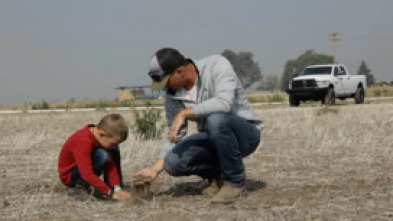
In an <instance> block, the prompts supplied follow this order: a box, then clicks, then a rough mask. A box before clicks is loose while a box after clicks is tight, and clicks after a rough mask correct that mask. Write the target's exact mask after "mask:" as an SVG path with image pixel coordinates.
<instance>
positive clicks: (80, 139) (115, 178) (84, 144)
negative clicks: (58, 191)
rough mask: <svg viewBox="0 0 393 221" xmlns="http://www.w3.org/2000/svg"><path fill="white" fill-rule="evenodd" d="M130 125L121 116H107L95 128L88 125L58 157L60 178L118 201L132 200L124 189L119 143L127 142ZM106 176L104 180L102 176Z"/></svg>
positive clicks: (71, 140) (70, 184) (65, 145)
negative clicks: (85, 186) (91, 188)
mask: <svg viewBox="0 0 393 221" xmlns="http://www.w3.org/2000/svg"><path fill="white" fill-rule="evenodd" d="M127 136H128V126H127V123H126V122H125V120H124V118H123V117H122V116H121V115H119V114H108V115H106V116H104V117H103V118H102V119H101V121H100V122H99V123H98V124H97V126H96V125H94V124H89V125H87V126H86V127H84V128H82V129H81V130H79V131H77V132H75V133H74V134H73V135H72V136H71V137H70V138H68V140H67V141H66V142H65V144H64V146H63V148H62V149H61V152H60V156H59V164H58V169H59V176H60V179H61V181H62V182H63V183H64V184H65V185H66V186H68V187H70V188H74V187H75V186H76V185H77V184H81V183H85V185H87V187H88V185H91V186H92V187H94V188H95V190H97V191H98V192H100V193H101V194H102V195H105V196H107V197H110V198H113V199H115V200H130V199H131V194H130V193H128V192H127V191H125V190H122V188H121V186H122V183H121V182H122V174H121V166H120V150H119V146H118V145H119V144H120V143H122V142H123V141H124V140H126V139H127ZM102 173H104V180H102V179H100V178H99V176H100V175H101V174H102Z"/></svg>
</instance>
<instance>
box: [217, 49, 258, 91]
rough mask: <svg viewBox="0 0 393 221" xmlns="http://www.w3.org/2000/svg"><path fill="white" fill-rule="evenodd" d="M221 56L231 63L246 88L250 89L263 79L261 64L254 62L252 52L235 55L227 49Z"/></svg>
mask: <svg viewBox="0 0 393 221" xmlns="http://www.w3.org/2000/svg"><path fill="white" fill-rule="evenodd" d="M221 55H222V56H224V57H226V58H227V59H228V60H229V62H231V64H232V66H233V69H234V70H235V72H236V74H237V76H238V77H239V79H240V81H241V82H242V84H243V86H244V88H248V87H250V85H251V84H253V83H254V82H256V81H259V80H260V79H261V77H262V74H261V69H260V68H259V64H258V63H257V62H255V61H254V60H253V56H254V55H253V54H252V53H251V52H239V53H235V52H233V51H232V50H229V49H226V50H224V51H223V52H222V53H221Z"/></svg>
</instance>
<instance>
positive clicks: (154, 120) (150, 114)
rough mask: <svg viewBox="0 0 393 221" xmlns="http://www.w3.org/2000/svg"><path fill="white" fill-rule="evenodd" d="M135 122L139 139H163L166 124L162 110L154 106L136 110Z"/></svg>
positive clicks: (134, 127)
mask: <svg viewBox="0 0 393 221" xmlns="http://www.w3.org/2000/svg"><path fill="white" fill-rule="evenodd" d="M134 115H135V122H134V126H133V130H134V133H135V134H136V138H137V139H142V140H155V139H161V137H162V133H163V131H164V127H165V124H164V123H163V121H162V117H161V111H160V110H158V109H154V108H152V107H147V108H146V109H144V110H141V111H138V110H134Z"/></svg>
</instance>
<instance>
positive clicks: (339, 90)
mask: <svg viewBox="0 0 393 221" xmlns="http://www.w3.org/2000/svg"><path fill="white" fill-rule="evenodd" d="M333 72H334V78H335V79H334V88H335V90H334V91H335V92H336V96H338V97H339V96H340V95H342V94H343V93H344V91H343V90H344V89H343V77H342V76H341V75H340V72H339V69H338V67H337V66H335V67H334V70H333Z"/></svg>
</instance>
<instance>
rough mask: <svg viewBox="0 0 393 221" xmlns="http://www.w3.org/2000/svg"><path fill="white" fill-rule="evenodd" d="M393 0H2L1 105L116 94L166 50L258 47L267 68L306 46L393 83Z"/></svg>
mask: <svg viewBox="0 0 393 221" xmlns="http://www.w3.org/2000/svg"><path fill="white" fill-rule="evenodd" d="M392 11H393V1H392V0H255V1H251V0H243V1H239V0H217V1H215V0H198V1H185V0H165V1H158V0H157V1H151V0H143V1H132V0H112V1H109V0H63V1H59V0H34V1H33V0H0V105H7V104H24V103H29V102H31V103H40V102H41V101H42V100H46V101H48V102H51V103H52V102H61V101H68V100H70V99H71V98H74V99H76V100H84V99H114V98H115V97H116V96H117V91H116V90H115V88H116V87H118V86H123V85H132V86H135V85H149V84H150V79H149V78H148V76H147V65H148V62H149V59H150V57H151V55H152V54H153V53H154V52H155V51H156V50H158V49H160V48H162V47H174V48H177V49H179V50H180V51H181V52H183V54H184V55H185V56H186V57H190V58H195V59H197V58H202V57H204V56H207V55H211V54H220V53H221V52H222V51H224V50H225V49H231V50H234V51H235V52H239V51H250V52H252V53H253V54H254V60H255V61H256V62H258V63H259V65H260V67H261V71H262V73H263V74H279V75H281V74H282V72H283V68H284V65H285V63H286V61H287V60H288V59H295V58H297V57H298V56H299V55H300V54H302V53H304V52H305V51H306V50H307V49H314V50H315V51H316V52H317V53H325V54H330V55H332V54H333V49H332V41H330V40H329V39H330V38H331V33H333V32H338V33H339V36H338V37H339V39H340V41H338V60H339V62H342V63H344V64H346V65H347V67H348V69H349V71H350V72H351V73H353V74H356V71H357V69H358V67H359V65H360V63H361V61H362V60H364V61H365V62H366V64H367V65H368V67H369V68H370V69H371V72H372V74H374V76H375V77H376V78H377V80H389V81H390V80H393V68H392V66H393V24H392V23H393V13H392Z"/></svg>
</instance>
